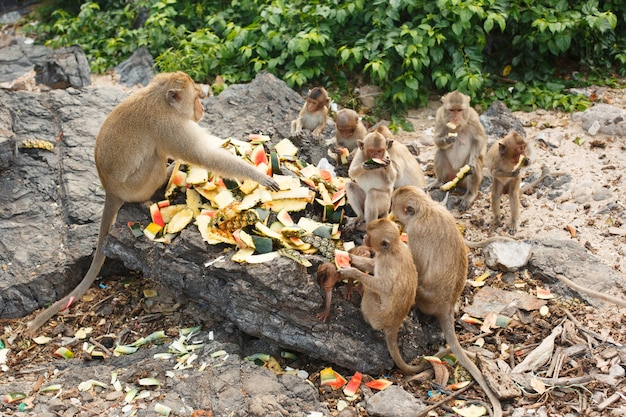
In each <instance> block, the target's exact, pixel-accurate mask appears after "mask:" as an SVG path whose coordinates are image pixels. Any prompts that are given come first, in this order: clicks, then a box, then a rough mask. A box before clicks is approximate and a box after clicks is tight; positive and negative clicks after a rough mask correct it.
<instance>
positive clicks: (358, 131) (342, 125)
mask: <svg viewBox="0 0 626 417" xmlns="http://www.w3.org/2000/svg"><path fill="white" fill-rule="evenodd" d="M335 122H336V125H337V132H336V133H335V139H334V141H333V142H332V147H331V149H330V150H329V152H333V153H334V154H335V155H334V156H333V159H337V155H339V154H340V149H341V148H346V149H347V150H348V151H349V152H350V154H352V155H353V152H354V150H355V149H356V148H357V141H359V140H363V138H364V137H365V135H367V129H366V128H365V125H363V122H361V120H360V119H359V115H358V113H357V112H355V111H354V110H352V109H341V110H339V111H338V112H337V116H336V118H335Z"/></svg>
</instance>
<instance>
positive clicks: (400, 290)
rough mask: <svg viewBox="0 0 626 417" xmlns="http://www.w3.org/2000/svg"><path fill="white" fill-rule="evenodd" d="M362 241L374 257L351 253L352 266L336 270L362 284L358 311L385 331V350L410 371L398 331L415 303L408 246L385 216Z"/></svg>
mask: <svg viewBox="0 0 626 417" xmlns="http://www.w3.org/2000/svg"><path fill="white" fill-rule="evenodd" d="M365 244H366V245H367V246H369V247H371V248H372V249H373V250H374V253H375V254H376V255H375V256H374V259H371V258H361V257H359V256H357V255H350V261H351V263H352V265H353V267H349V268H342V269H340V270H339V271H337V274H338V275H340V276H341V278H349V279H354V280H357V281H359V282H361V283H362V284H363V288H364V290H363V298H362V299H361V311H362V313H363V317H364V318H365V321H367V322H368V323H369V324H370V326H372V328H373V329H374V330H382V331H383V333H384V334H385V341H386V342H387V349H389V353H390V354H391V357H392V359H393V361H394V363H395V364H396V366H398V368H400V369H401V370H402V371H404V372H412V370H413V367H411V366H410V365H408V364H407V363H406V362H405V361H404V359H403V358H402V355H401V354H400V349H399V347H398V331H399V329H400V326H401V325H402V322H403V321H404V319H405V318H406V316H407V315H408V314H409V312H410V311H411V308H412V307H413V304H414V303H415V294H416V290H417V287H418V275H417V271H416V269H415V265H414V264H413V258H412V256H411V251H410V250H409V247H408V246H407V245H406V244H405V243H404V242H402V240H400V229H399V228H398V226H397V225H396V224H395V223H394V222H392V221H391V220H389V219H387V218H382V219H377V220H374V221H372V222H371V223H369V224H368V225H367V228H366V234H365Z"/></svg>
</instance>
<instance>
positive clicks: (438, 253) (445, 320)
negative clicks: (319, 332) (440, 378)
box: [391, 186, 502, 417]
mask: <svg viewBox="0 0 626 417" xmlns="http://www.w3.org/2000/svg"><path fill="white" fill-rule="evenodd" d="M391 212H392V217H393V218H394V219H395V220H396V221H397V222H399V223H400V224H401V225H402V227H403V229H404V231H405V232H406V234H407V236H408V246H409V248H410V252H411V254H412V257H413V262H414V263H415V267H416V270H417V274H418V277H419V286H418V288H417V297H416V299H415V306H416V307H417V308H418V309H419V310H420V311H421V312H423V313H425V314H428V315H432V316H435V318H436V319H437V321H438V322H439V326H440V327H441V330H442V331H443V334H444V337H445V339H446V342H447V343H448V345H450V349H451V350H452V352H453V353H454V355H455V356H456V358H457V360H458V361H459V363H460V364H461V365H462V366H463V367H464V368H465V369H467V370H468V371H469V373H470V374H471V375H472V377H473V378H474V379H475V380H476V381H477V382H478V383H479V384H480V386H481V387H482V389H483V390H484V391H485V393H486V394H487V396H488V397H489V400H490V401H491V404H492V406H493V410H494V415H495V416H498V417H499V416H502V407H501V405H500V401H499V399H498V397H497V396H496V395H495V394H494V393H493V391H492V390H491V388H490V387H489V386H488V385H487V382H486V380H485V378H484V377H483V375H482V373H481V372H480V370H479V369H478V367H477V366H476V365H475V364H474V362H472V361H471V360H470V359H469V357H468V356H467V354H466V353H465V351H464V350H463V348H462V347H461V345H460V344H459V341H458V339H457V337H456V333H455V330H454V308H455V305H456V303H457V301H458V300H459V298H460V296H461V292H462V291H463V288H464V287H465V281H466V279H467V251H466V248H465V242H464V240H463V236H462V235H461V232H460V231H459V229H458V228H457V226H456V222H455V220H454V217H453V216H452V214H451V213H450V212H449V211H448V210H447V209H446V208H445V207H444V206H442V205H441V204H439V203H437V202H435V201H434V200H433V199H432V198H430V196H429V195H427V194H426V193H425V192H424V191H423V190H422V189H420V188H417V187H412V186H407V187H401V188H398V189H397V190H395V191H394V193H393V196H392V202H391ZM420 370H422V368H421V367H416V368H415V370H414V372H418V371H420Z"/></svg>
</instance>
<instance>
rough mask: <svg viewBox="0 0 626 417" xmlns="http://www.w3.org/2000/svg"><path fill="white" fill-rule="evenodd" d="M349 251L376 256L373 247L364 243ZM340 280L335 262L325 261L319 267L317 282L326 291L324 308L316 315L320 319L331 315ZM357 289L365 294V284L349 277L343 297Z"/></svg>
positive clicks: (347, 297) (371, 256) (369, 256)
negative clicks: (334, 292) (334, 295)
mask: <svg viewBox="0 0 626 417" xmlns="http://www.w3.org/2000/svg"><path fill="white" fill-rule="evenodd" d="M348 252H349V253H351V254H354V255H357V256H362V257H365V258H373V257H374V252H373V251H372V248H369V247H367V246H363V245H361V246H356V247H354V248H352V249H350V250H349V251H348ZM340 280H341V277H340V276H339V275H338V274H337V267H336V266H335V264H334V263H333V262H326V263H323V264H321V265H320V266H319V267H318V268H317V283H318V284H319V286H320V287H321V288H322V290H323V291H324V310H322V311H321V312H320V313H318V314H317V315H316V316H315V317H316V318H317V319H318V320H320V321H326V320H328V318H329V317H330V303H331V301H332V298H333V288H335V284H337V282H339V281H340ZM355 290H356V291H357V292H358V293H359V294H361V296H363V285H361V284H360V283H359V284H357V285H355V284H354V280H352V279H349V280H348V286H347V287H346V291H345V293H344V296H343V298H344V299H346V300H347V299H350V298H352V294H353V292H354V291H355Z"/></svg>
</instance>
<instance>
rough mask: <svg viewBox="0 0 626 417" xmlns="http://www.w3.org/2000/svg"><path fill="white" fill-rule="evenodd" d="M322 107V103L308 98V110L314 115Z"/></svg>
mask: <svg viewBox="0 0 626 417" xmlns="http://www.w3.org/2000/svg"><path fill="white" fill-rule="evenodd" d="M319 107H320V103H319V102H318V101H317V100H316V99H314V98H307V99H306V109H307V110H308V111H309V112H311V113H313V112H316V111H317V110H318V109H319Z"/></svg>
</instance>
